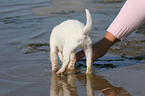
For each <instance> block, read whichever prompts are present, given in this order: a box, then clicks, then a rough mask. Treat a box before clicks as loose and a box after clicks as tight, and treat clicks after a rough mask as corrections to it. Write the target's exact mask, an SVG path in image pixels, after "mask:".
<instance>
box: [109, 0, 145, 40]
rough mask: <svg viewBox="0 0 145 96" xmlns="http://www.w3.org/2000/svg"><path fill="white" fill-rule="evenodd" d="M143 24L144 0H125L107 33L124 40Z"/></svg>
mask: <svg viewBox="0 0 145 96" xmlns="http://www.w3.org/2000/svg"><path fill="white" fill-rule="evenodd" d="M144 22H145V0H127V1H126V2H125V4H124V6H123V7H122V9H121V10H120V12H119V14H118V15H117V17H116V18H115V19H114V21H113V22H112V23H111V25H110V26H109V28H108V29H107V31H108V32H110V33H112V34H113V35H114V36H116V37H117V38H118V39H120V40H124V39H125V38H126V37H128V36H129V35H130V34H131V33H132V32H133V31H134V30H136V29H137V28H138V27H140V26H141V25H142V24H143V23H144Z"/></svg>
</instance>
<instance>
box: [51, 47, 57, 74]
mask: <svg viewBox="0 0 145 96" xmlns="http://www.w3.org/2000/svg"><path fill="white" fill-rule="evenodd" d="M50 59H51V66H52V71H53V72H56V71H57V70H58V48H57V47H51V50H50Z"/></svg>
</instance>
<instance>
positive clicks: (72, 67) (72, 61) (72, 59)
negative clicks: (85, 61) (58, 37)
mask: <svg viewBox="0 0 145 96" xmlns="http://www.w3.org/2000/svg"><path fill="white" fill-rule="evenodd" d="M74 71H75V51H73V52H72V53H71V55H70V62H69V65H68V72H69V73H70V74H71V73H74Z"/></svg>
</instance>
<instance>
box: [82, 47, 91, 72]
mask: <svg viewBox="0 0 145 96" xmlns="http://www.w3.org/2000/svg"><path fill="white" fill-rule="evenodd" d="M84 51H85V55H86V65H87V71H86V73H87V74H90V73H92V56H93V52H92V46H91V45H89V46H87V47H86V48H84Z"/></svg>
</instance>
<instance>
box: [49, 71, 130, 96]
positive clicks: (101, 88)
mask: <svg viewBox="0 0 145 96" xmlns="http://www.w3.org/2000/svg"><path fill="white" fill-rule="evenodd" d="M82 85H83V86H82ZM80 88H81V90H80ZM84 88H86V90H85V89H84ZM81 94H86V95H81ZM50 96H131V95H130V94H129V93H127V92H126V91H125V90H124V89H123V88H122V87H115V86H113V85H111V84H110V83H108V81H107V80H106V79H104V78H103V77H101V76H98V75H96V74H81V73H80V74H71V75H65V76H63V77H60V76H57V75H56V74H55V73H52V78H51V89H50Z"/></svg>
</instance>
